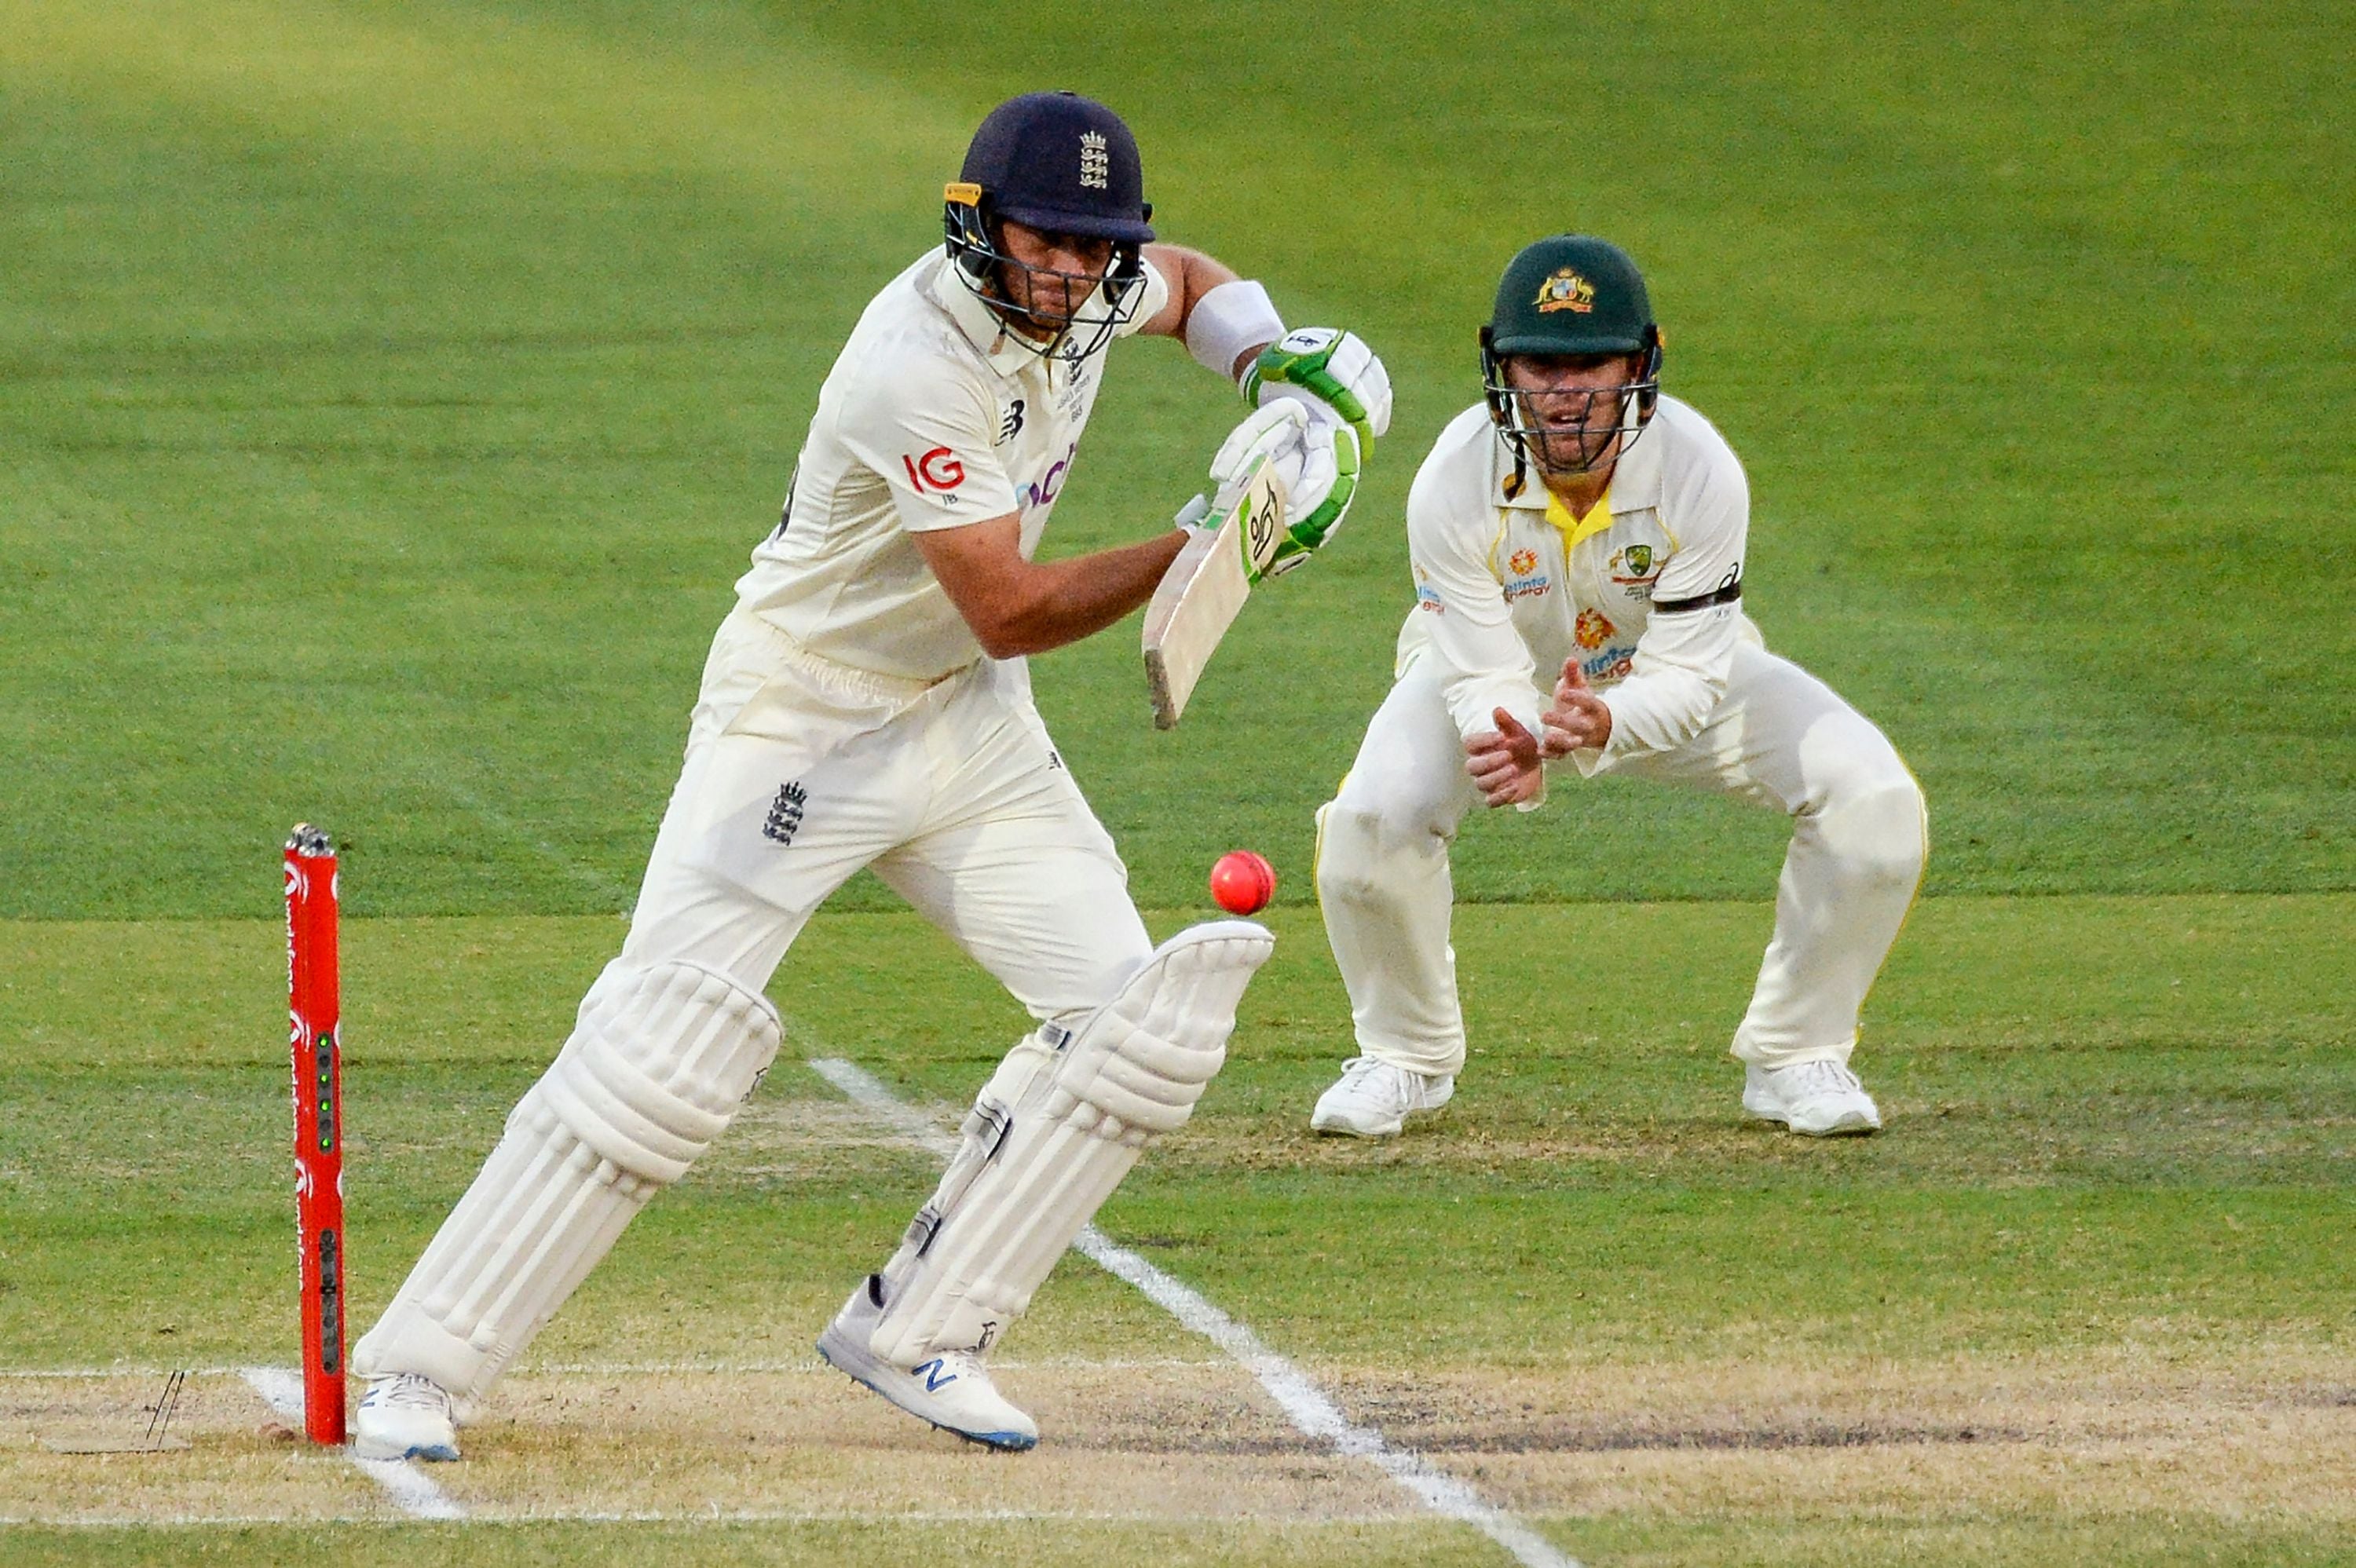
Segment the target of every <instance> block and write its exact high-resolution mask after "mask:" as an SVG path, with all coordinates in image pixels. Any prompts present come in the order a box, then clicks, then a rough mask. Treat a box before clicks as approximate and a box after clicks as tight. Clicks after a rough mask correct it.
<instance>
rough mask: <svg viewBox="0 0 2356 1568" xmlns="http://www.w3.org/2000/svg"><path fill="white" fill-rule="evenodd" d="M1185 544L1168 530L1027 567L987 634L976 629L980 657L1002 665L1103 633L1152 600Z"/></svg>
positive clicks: (1176, 531)
mask: <svg viewBox="0 0 2356 1568" xmlns="http://www.w3.org/2000/svg"><path fill="white" fill-rule="evenodd" d="M1185 543H1186V534H1185V531H1184V530H1183V529H1179V528H1173V529H1172V530H1171V531H1170V532H1169V533H1166V534H1162V535H1159V536H1157V537H1155V538H1153V539H1146V540H1144V541H1143V542H1141V543H1139V544H1132V545H1123V546H1121V547H1120V548H1119V549H1108V550H1099V551H1098V552H1097V553H1096V554H1094V555H1082V556H1075V557H1073V558H1072V559H1071V560H1051V561H1046V562H1044V563H1039V562H1034V563H1032V564H1031V565H1030V567H1029V568H1028V570H1027V571H1024V573H1023V577H1022V579H1021V585H1020V587H1019V589H1018V591H1017V592H1015V593H1014V594H1012V595H1010V602H1009V603H1006V604H1005V605H1004V606H1003V607H1002V608H1001V611H1000V613H998V614H997V615H996V616H994V617H993V618H992V624H991V627H990V629H989V631H988V632H987V634H982V632H981V629H980V628H979V627H977V628H976V632H977V634H978V635H981V645H982V648H983V651H984V652H986V653H988V654H989V655H990V656H991V657H992V658H1001V659H1004V658H1013V657H1016V656H1020V655H1023V654H1043V653H1045V652H1046V651H1047V650H1048V649H1050V648H1060V647H1062V646H1063V645H1065V644H1066V643H1076V642H1078V641H1079V640H1080V639H1081V638H1082V637H1086V636H1089V635H1093V634H1095V633H1097V632H1101V631H1103V630H1104V629H1105V628H1106V627H1107V626H1109V625H1111V624H1113V623H1114V622H1116V621H1118V620H1119V619H1120V618H1121V617H1122V616H1124V615H1126V614H1128V613H1130V611H1131V610H1134V609H1136V608H1137V607H1138V606H1139V605H1141V604H1142V603H1145V602H1146V601H1147V600H1148V599H1151V598H1152V597H1153V591H1154V589H1155V588H1157V587H1159V586H1160V585H1161V582H1162V573H1163V572H1165V571H1169V570H1170V563H1171V562H1172V561H1173V560H1177V559H1178V551H1179V550H1180V549H1183V547H1184V545H1185Z"/></svg>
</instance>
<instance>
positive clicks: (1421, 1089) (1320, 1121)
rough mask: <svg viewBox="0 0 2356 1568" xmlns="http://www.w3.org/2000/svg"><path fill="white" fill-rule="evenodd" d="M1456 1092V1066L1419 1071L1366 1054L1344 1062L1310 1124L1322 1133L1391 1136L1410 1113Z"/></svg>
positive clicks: (1445, 1101) (1432, 1108) (1437, 1106)
mask: <svg viewBox="0 0 2356 1568" xmlns="http://www.w3.org/2000/svg"><path fill="white" fill-rule="evenodd" d="M1454 1093H1456V1075H1455V1074H1454V1073H1452V1072H1450V1073H1441V1072H1415V1071H1413V1070H1412V1069H1410V1068H1406V1067H1394V1066H1392V1065H1391V1064H1390V1063H1389V1062H1387V1061H1376V1060H1375V1059H1374V1058H1373V1057H1371V1056H1361V1057H1357V1058H1355V1059H1354V1060H1353V1061H1350V1062H1348V1063H1347V1064H1346V1065H1344V1067H1343V1069H1342V1079H1341V1082H1339V1083H1335V1084H1334V1085H1333V1087H1332V1088H1331V1089H1328V1090H1326V1091H1325V1093H1323V1094H1320V1095H1319V1096H1317V1108H1316V1109H1315V1110H1313V1111H1312V1112H1310V1113H1309V1125H1310V1127H1311V1128H1312V1130H1313V1131H1316V1132H1321V1133H1347V1134H1348V1135H1349V1136H1352V1137H1355V1138H1387V1137H1391V1136H1396V1135H1397V1134H1398V1131H1399V1129H1400V1128H1402V1127H1404V1126H1406V1125H1407V1119H1408V1116H1410V1115H1414V1114H1415V1113H1416V1112H1418V1111H1437V1110H1438V1109H1440V1106H1442V1105H1445V1104H1448V1102H1449V1099H1450V1097H1451V1096H1452V1095H1453V1094H1454Z"/></svg>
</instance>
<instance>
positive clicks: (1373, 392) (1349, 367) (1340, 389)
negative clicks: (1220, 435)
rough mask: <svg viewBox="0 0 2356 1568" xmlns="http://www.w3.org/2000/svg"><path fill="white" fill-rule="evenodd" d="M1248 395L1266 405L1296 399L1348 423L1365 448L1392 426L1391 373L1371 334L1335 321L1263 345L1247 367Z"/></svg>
mask: <svg viewBox="0 0 2356 1568" xmlns="http://www.w3.org/2000/svg"><path fill="white" fill-rule="evenodd" d="M1242 385H1243V393H1244V401H1245V402H1247V403H1249V404H1250V405H1251V406H1252V407H1254V408H1264V407H1266V406H1267V405H1268V404H1269V402H1270V401H1271V400H1277V399H1295V400H1299V401H1301V402H1302V403H1305V404H1307V405H1308V407H1309V409H1310V411H1312V413H1315V414H1321V415H1323V416H1324V417H1326V418H1328V419H1338V420H1340V421H1343V422H1344V423H1345V424H1347V425H1348V426H1349V427H1350V428H1351V429H1352V430H1353V431H1354V432H1356V434H1357V437H1358V445H1359V448H1360V450H1361V451H1363V452H1369V453H1370V452H1372V451H1374V449H1375V438H1376V436H1379V435H1381V434H1383V433H1384V432H1387V431H1388V430H1389V429H1390V428H1391V377H1390V372H1389V371H1387V370H1386V369H1384V368H1383V362H1382V360H1381V359H1379V358H1378V357H1376V354H1375V351H1374V350H1373V349H1372V348H1369V347H1366V340H1365V338H1363V337H1360V336H1358V335H1357V334H1356V333H1354V332H1341V331H1337V330H1335V329H1334V328H1333V327H1330V326H1304V327H1301V328H1300V329H1298V330H1297V331H1293V332H1288V333H1286V334H1285V335H1284V336H1282V337H1280V338H1279V339H1278V340H1277V341H1275V342H1274V343H1271V344H1269V346H1268V347H1265V348H1263V349H1261V350H1260V351H1259V357H1258V358H1257V359H1255V360H1253V361H1252V363H1251V368H1249V369H1248V370H1246V371H1245V372H1244V379H1243V383H1242Z"/></svg>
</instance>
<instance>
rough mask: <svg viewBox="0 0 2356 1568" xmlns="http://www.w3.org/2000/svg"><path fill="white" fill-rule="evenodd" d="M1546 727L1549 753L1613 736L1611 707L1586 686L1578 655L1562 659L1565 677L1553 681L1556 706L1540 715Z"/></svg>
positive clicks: (1573, 749) (1563, 752) (1566, 752)
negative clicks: (1576, 657)
mask: <svg viewBox="0 0 2356 1568" xmlns="http://www.w3.org/2000/svg"><path fill="white" fill-rule="evenodd" d="M1538 722H1539V724H1540V725H1541V726H1542V727H1543V728H1544V729H1545V731H1546V741H1545V742H1544V750H1545V752H1546V754H1547V756H1548V757H1566V756H1569V754H1570V753H1571V752H1583V751H1586V750H1587V749H1589V748H1590V747H1593V746H1601V745H1602V744H1603V743H1604V742H1605V741H1609V740H1610V739H1612V708H1611V705H1610V704H1608V703H1606V702H1605V701H1604V700H1603V699H1601V698H1600V697H1598V696H1596V695H1595V693H1593V692H1592V691H1590V690H1589V689H1588V688H1587V677H1586V676H1584V675H1582V674H1580V668H1579V661H1578V660H1577V659H1575V658H1569V659H1565V660H1563V661H1562V678H1560V679H1559V680H1558V681H1556V682H1555V683H1554V706H1553V707H1551V708H1549V709H1547V710H1546V712H1545V713H1543V714H1541V715H1540V716H1539V719H1538Z"/></svg>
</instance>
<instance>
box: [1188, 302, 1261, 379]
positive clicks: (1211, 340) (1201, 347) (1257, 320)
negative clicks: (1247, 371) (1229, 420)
mask: <svg viewBox="0 0 2356 1568" xmlns="http://www.w3.org/2000/svg"><path fill="white" fill-rule="evenodd" d="M1282 336H1284V318H1283V317H1282V316H1280V315H1277V314H1276V306H1275V305H1274V304H1270V303H1269V297H1268V291H1267V290H1266V289H1264V288H1262V287H1260V286H1259V284H1258V283H1254V282H1253V281H1252V280H1251V279H1249V278H1237V279H1236V280H1235V281H1234V282H1232V283H1221V284H1220V285H1219V286H1218V287H1217V288H1215V289H1212V290H1210V291H1209V292H1208V293H1205V294H1204V295H1203V297H1202V298H1201V299H1198V300H1196V301H1195V302H1194V309H1193V310H1191V311H1188V312H1187V313H1186V352H1187V353H1189V354H1192V355H1193V356H1194V358H1195V360H1196V361H1197V362H1198V363H1199V364H1201V365H1202V366H1203V367H1204V368H1205V369H1208V370H1211V371H1214V372H1215V373H1217V374H1218V375H1221V376H1225V377H1226V378H1227V379H1229V380H1231V381H1240V380H1241V379H1242V378H1241V376H1240V374H1239V372H1238V371H1237V368H1236V361H1237V359H1240V358H1242V357H1243V356H1244V355H1245V354H1246V353H1247V352H1248V351H1249V350H1251V349H1254V348H1260V347H1266V346H1267V345H1269V344H1270V343H1273V342H1275V341H1276V340H1277V339H1278V338H1280V337H1282Z"/></svg>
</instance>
